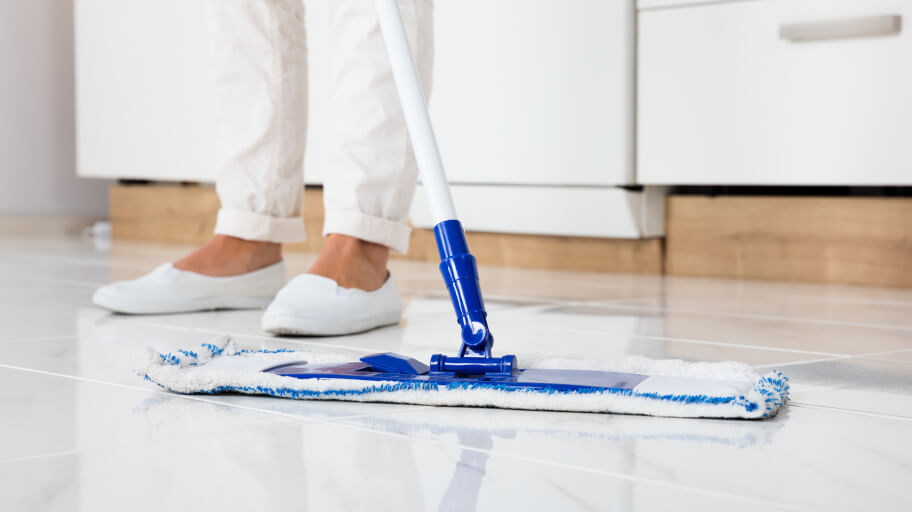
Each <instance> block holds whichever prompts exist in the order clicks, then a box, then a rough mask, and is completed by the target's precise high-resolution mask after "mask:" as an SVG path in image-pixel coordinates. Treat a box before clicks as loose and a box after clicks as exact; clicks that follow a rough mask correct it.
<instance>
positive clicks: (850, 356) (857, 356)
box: [754, 348, 912, 369]
mask: <svg viewBox="0 0 912 512" xmlns="http://www.w3.org/2000/svg"><path fill="white" fill-rule="evenodd" d="M903 352H912V348H901V349H897V350H883V351H880V352H866V353H863V354H846V355H841V356H836V357H827V358H823V359H810V360H807V361H789V362H785V363H780V364H759V365H755V366H754V368H757V369H760V368H778V367H784V366H799V365H802V364H813V363H826V362H830V361H840V360H845V359H866V358H874V356H885V355H890V354H900V353H903ZM873 360H876V361H887V362H889V360H887V359H873Z"/></svg>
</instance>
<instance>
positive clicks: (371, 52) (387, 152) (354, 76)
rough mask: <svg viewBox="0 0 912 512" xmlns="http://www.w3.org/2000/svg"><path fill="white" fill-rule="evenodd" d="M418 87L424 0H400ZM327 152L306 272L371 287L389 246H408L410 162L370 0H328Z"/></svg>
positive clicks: (425, 48) (428, 8)
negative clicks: (321, 239)
mask: <svg viewBox="0 0 912 512" xmlns="http://www.w3.org/2000/svg"><path fill="white" fill-rule="evenodd" d="M399 6H400V10H401V12H402V18H403V21H404V22H405V25H406V28H407V31H408V34H409V42H410V43H411V46H412V51H413V53H414V55H415V60H416V63H417V65H418V69H419V73H420V74H421V76H422V78H423V80H424V87H425V91H426V92H427V93H428V94H429V93H430V76H431V73H430V70H431V64H432V55H433V31H432V10H433V2H432V1H430V0H400V2H399ZM330 25H331V26H330V34H331V35H330V37H331V45H330V46H331V48H332V59H331V62H332V70H331V73H332V83H333V87H332V94H331V95H330V98H329V105H328V108H327V113H328V115H329V119H330V121H329V129H330V130H331V133H330V135H329V137H327V140H328V141H329V144H330V148H329V149H330V156H329V158H328V161H327V169H326V172H325V173H324V176H325V178H324V186H323V194H324V205H325V207H326V220H325V224H324V228H323V232H324V234H325V235H326V236H327V240H326V245H325V246H324V248H323V250H322V251H321V253H320V257H319V258H318V259H317V261H316V262H315V263H314V265H313V267H312V268H311V269H310V271H309V272H310V273H313V274H317V275H322V276H325V277H329V278H331V279H333V280H335V281H336V282H337V283H339V285H340V286H343V287H345V288H360V289H363V290H376V289H377V288H379V287H380V286H382V285H383V283H384V282H385V281H386V279H387V270H386V263H387V260H388V259H389V251H390V249H392V250H393V251H396V252H400V253H404V252H406V251H407V250H408V241H409V232H410V228H409V226H408V222H407V220H408V209H409V205H410V204H411V202H412V195H413V193H414V191H415V182H416V176H417V172H418V170H417V166H416V164H415V157H414V154H413V152H412V148H411V145H410V142H409V136H408V130H407V128H406V125H405V118H404V116H403V113H402V107H401V104H400V101H399V96H398V93H397V91H396V85H395V82H394V81H393V75H392V69H391V67H390V63H389V56H388V55H387V52H386V46H385V45H384V43H383V36H382V34H381V32H380V26H379V21H378V18H377V12H376V9H375V6H374V2H371V1H365V0H334V1H333V2H331V3H330Z"/></svg>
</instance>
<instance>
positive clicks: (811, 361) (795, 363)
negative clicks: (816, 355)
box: [754, 356, 852, 370]
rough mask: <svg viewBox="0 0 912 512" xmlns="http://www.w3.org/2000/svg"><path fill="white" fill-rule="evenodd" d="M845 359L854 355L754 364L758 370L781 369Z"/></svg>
mask: <svg viewBox="0 0 912 512" xmlns="http://www.w3.org/2000/svg"><path fill="white" fill-rule="evenodd" d="M844 359H852V356H836V357H825V358H822V359H808V360H805V361H788V362H786V363H776V364H758V365H754V369H757V370H760V369H763V368H772V369H779V368H785V367H787V366H800V365H803V364H814V363H828V362H830V361H841V360H844Z"/></svg>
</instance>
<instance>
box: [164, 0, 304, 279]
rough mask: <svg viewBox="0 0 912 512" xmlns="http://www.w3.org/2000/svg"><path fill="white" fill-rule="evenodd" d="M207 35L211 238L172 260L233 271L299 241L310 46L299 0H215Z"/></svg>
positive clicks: (272, 257) (272, 258)
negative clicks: (217, 204) (213, 115)
mask: <svg viewBox="0 0 912 512" xmlns="http://www.w3.org/2000/svg"><path fill="white" fill-rule="evenodd" d="M213 7H214V9H213V23H212V30H211V33H212V35H213V38H212V44H213V49H214V56H215V58H214V62H213V65H214V69H216V70H217V75H216V77H215V78H216V80H215V84H214V85H215V86H214V87H213V99H214V100H215V102H216V108H217V110H218V115H219V119H218V125H217V130H216V133H215V137H214V138H215V144H214V148H213V149H214V153H215V160H216V162H215V165H217V167H218V174H217V180H216V190H217V191H218V195H219V199H220V200H221V203H222V207H221V210H219V214H218V221H217V224H216V227H215V237H214V238H213V239H212V240H211V241H210V242H209V243H207V244H206V245H204V246H203V247H201V248H200V249H198V250H196V251H194V252H192V253H190V254H189V255H187V256H185V257H184V258H182V259H180V260H178V261H176V262H175V263H174V266H175V267H176V268H178V269H181V270H189V271H192V272H196V273H199V274H204V275H209V276H232V275H239V274H244V273H247V272H251V271H253V270H256V269H259V268H263V267H266V266H269V265H272V264H274V263H276V262H278V261H280V260H281V259H282V247H281V243H282V242H292V241H300V240H303V239H304V236H305V233H304V223H303V220H302V219H301V215H300V210H301V197H302V191H303V175H302V173H303V168H302V164H303V158H304V139H305V129H306V107H307V105H306V102H307V48H306V43H305V30H304V7H303V3H302V2H301V0H230V1H227V2H217V3H216V4H214V6H213Z"/></svg>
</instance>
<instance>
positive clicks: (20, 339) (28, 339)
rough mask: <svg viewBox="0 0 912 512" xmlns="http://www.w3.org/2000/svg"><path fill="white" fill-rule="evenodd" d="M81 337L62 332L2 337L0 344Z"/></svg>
mask: <svg viewBox="0 0 912 512" xmlns="http://www.w3.org/2000/svg"><path fill="white" fill-rule="evenodd" d="M78 338H79V337H78V336H77V335H76V334H61V335H57V336H37V337H34V338H10V339H0V346H3V345H2V344H3V343H19V342H32V341H36V342H37V341H58V340H68V339H78Z"/></svg>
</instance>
